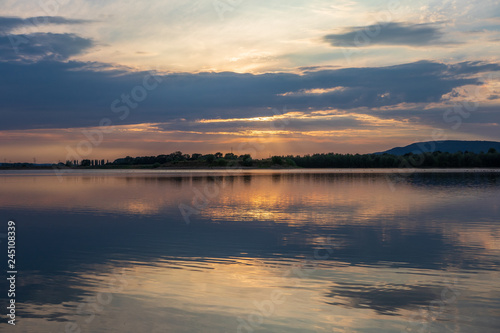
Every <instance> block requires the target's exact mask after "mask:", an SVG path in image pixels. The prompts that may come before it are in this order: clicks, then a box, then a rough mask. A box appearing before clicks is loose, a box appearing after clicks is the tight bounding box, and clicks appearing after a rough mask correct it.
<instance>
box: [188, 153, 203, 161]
mask: <svg viewBox="0 0 500 333" xmlns="http://www.w3.org/2000/svg"><path fill="white" fill-rule="evenodd" d="M202 156H203V155H201V154H197V153H195V154H193V155H191V160H192V161H197V160H198V159H200V157H202Z"/></svg>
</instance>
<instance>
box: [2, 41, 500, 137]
mask: <svg viewBox="0 0 500 333" xmlns="http://www.w3.org/2000/svg"><path fill="white" fill-rule="evenodd" d="M76 49H78V47H76ZM71 50H72V49H70V50H65V51H60V53H59V54H64V55H68V54H70V53H71ZM75 52H76V50H75ZM104 68H105V65H103V64H89V63H81V62H65V63H63V62H57V61H40V62H36V63H19V62H3V63H2V62H0V72H1V73H2V76H1V77H0V86H1V87H2V89H0V99H1V100H2V108H1V110H0V113H1V116H2V122H1V123H0V129H4V130H5V129H23V128H51V127H85V126H96V125H97V124H98V123H99V120H100V119H102V118H103V117H108V118H110V119H112V120H114V123H115V124H136V123H144V122H157V123H161V122H169V121H172V120H175V119H179V118H185V119H187V120H188V121H189V120H195V119H202V118H244V117H254V116H269V115H270V114H271V111H270V110H271V109H272V108H276V109H278V110H283V108H284V107H287V108H288V110H289V111H303V112H311V111H315V110H324V109H345V110H353V109H356V108H374V107H382V106H391V105H396V104H399V103H402V102H406V103H430V102H439V101H440V100H441V97H442V95H444V94H447V93H449V92H450V91H452V90H453V89H454V88H456V87H460V86H463V85H479V84H481V81H480V79H478V78H477V74H479V73H482V72H487V71H493V70H500V66H499V65H497V64H486V63H471V62H465V63H460V64H454V65H447V64H443V63H436V62H429V61H421V62H416V63H410V64H405V65H398V66H390V67H381V68H344V69H331V70H320V71H307V72H303V73H301V74H291V73H268V74H261V75H252V74H238V73H231V72H223V73H196V74H189V73H178V74H168V75H162V76H158V77H157V78H158V80H161V82H160V83H159V84H158V85H157V87H155V88H152V89H150V90H146V89H145V88H144V82H145V81H144V80H145V79H146V83H147V85H148V86H149V88H151V87H153V86H155V85H156V80H155V79H154V78H151V77H150V76H149V75H150V73H147V72H128V71H126V70H103V69H104ZM466 74H467V75H466ZM333 87H344V88H343V89H342V90H337V91H332V92H329V93H324V94H295V95H294V94H286V93H289V92H300V91H302V92H303V91H308V90H311V89H330V88H333ZM143 93H146V95H143ZM134 94H135V98H136V99H135V100H134V97H133V96H134ZM139 97H140V98H139ZM143 97H144V98H143ZM137 98H138V99H137ZM127 99H129V102H128V103H127V102H126V100H127ZM127 104H128V105H127ZM126 111H127V112H126ZM126 113H128V115H127V116H126V117H124V115H125V114H126ZM119 116H122V118H121V119H119Z"/></svg>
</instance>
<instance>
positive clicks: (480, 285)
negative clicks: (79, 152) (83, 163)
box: [0, 170, 500, 333]
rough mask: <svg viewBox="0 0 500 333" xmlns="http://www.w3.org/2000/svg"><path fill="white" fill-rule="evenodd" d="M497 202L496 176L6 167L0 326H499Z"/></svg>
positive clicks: (1, 200)
mask: <svg viewBox="0 0 500 333" xmlns="http://www.w3.org/2000/svg"><path fill="white" fill-rule="evenodd" d="M499 199H500V173H498V172H496V173H494V172H484V173H478V172H475V173H457V172H454V173H433V172H426V173H413V174H411V173H410V174H391V173H390V172H383V173H380V171H379V172H370V171H366V172H361V171H359V170H357V171H353V172H349V170H347V172H346V170H344V171H338V170H337V171H335V170H326V171H325V170H321V171H317V172H306V171H303V170H302V171H294V172H291V171H275V172H271V171H245V172H234V173H228V172H226V171H223V170H221V171H212V172H204V171H194V172H189V171H186V172H163V173H162V172H147V171H142V172H141V171H136V172H126V171H123V172H108V173H104V172H86V173H81V172H80V173H67V174H65V175H63V176H62V177H61V178H60V179H59V178H58V177H57V176H56V175H55V174H54V173H53V172H3V173H2V172H0V206H1V207H0V219H1V220H0V225H1V226H2V227H1V228H3V229H2V230H0V233H6V232H7V221H9V220H14V221H15V222H16V225H17V258H16V259H17V269H18V271H19V273H18V279H17V290H16V304H17V318H16V319H17V325H16V327H15V328H14V327H12V326H10V325H7V324H6V323H5V318H6V317H5V313H6V310H2V314H1V315H2V318H3V320H2V323H1V324H0V331H5V332H10V331H12V332H134V333H135V332H152V333H166V332H287V333H288V332H481V333H489V332H499V331H500V266H499V264H500V221H499V219H500V200H499ZM0 240H2V243H1V244H0V247H1V248H2V249H3V250H2V253H3V258H2V259H1V262H2V263H3V265H2V270H3V271H4V272H5V271H6V267H5V263H6V261H7V254H6V249H5V248H6V239H5V238H0ZM3 274H5V273H3ZM4 281H5V280H4V279H2V282H1V283H0V287H1V288H2V291H1V293H0V297H1V308H2V309H5V306H6V292H5V291H6V290H7V285H6V284H5V282H4Z"/></svg>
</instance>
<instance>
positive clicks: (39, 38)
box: [0, 32, 93, 62]
mask: <svg viewBox="0 0 500 333" xmlns="http://www.w3.org/2000/svg"><path fill="white" fill-rule="evenodd" d="M92 45H93V42H92V40H90V39H86V38H82V37H79V36H77V35H75V34H53V33H40V32H39V33H33V34H28V35H7V36H5V37H0V61H13V60H18V61H30V62H32V61H40V60H57V61H61V60H66V59H68V58H69V57H71V56H74V55H77V54H80V53H82V52H83V51H84V50H85V49H88V48H90V47H92Z"/></svg>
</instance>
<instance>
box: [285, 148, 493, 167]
mask: <svg viewBox="0 0 500 333" xmlns="http://www.w3.org/2000/svg"><path fill="white" fill-rule="evenodd" d="M287 158H289V159H291V160H293V162H294V163H295V164H296V165H297V166H299V167H302V168H499V167H500V153H499V152H497V151H496V150H495V149H493V148H491V149H490V150H489V151H488V152H487V153H483V152H481V153H479V154H476V153H472V152H457V153H447V152H440V151H436V152H432V153H421V154H413V153H409V154H406V155H404V156H396V155H390V154H366V155H359V154H355V155H353V154H334V153H329V154H314V155H305V156H295V157H293V156H288V157H287Z"/></svg>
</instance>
